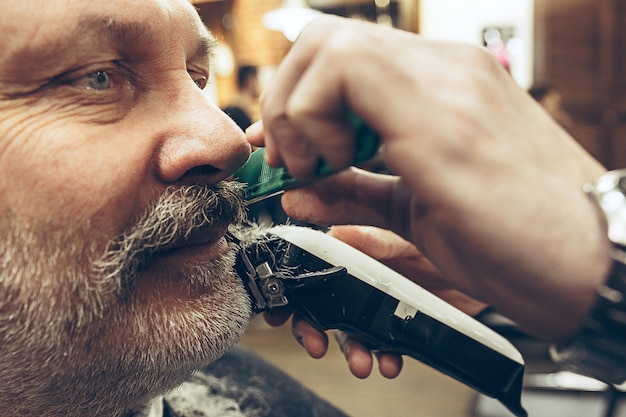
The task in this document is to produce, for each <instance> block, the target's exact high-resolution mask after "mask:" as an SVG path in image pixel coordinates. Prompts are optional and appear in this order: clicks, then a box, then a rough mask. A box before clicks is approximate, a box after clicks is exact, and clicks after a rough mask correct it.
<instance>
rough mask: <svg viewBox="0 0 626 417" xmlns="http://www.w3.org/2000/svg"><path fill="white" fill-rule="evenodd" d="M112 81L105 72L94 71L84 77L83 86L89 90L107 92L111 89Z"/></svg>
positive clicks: (109, 74)
mask: <svg viewBox="0 0 626 417" xmlns="http://www.w3.org/2000/svg"><path fill="white" fill-rule="evenodd" d="M112 84H113V79H112V76H111V73H109V72H107V71H96V72H92V73H90V74H87V75H86V76H85V80H84V85H85V88H87V89H89V90H108V89H110V88H111V87H112Z"/></svg>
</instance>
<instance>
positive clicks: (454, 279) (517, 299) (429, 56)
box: [248, 17, 610, 342]
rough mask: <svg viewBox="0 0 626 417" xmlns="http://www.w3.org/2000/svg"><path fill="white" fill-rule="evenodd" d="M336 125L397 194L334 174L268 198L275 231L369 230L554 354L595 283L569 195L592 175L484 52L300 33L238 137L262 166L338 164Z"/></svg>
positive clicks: (590, 221) (385, 37) (601, 247)
mask: <svg viewBox="0 0 626 417" xmlns="http://www.w3.org/2000/svg"><path fill="white" fill-rule="evenodd" d="M347 109H350V110H351V111H353V112H354V113H356V114H357V115H358V116H360V117H361V118H362V119H363V120H364V121H365V122H366V123H367V124H368V125H369V126H370V127H371V128H373V129H374V130H375V131H377V132H378V133H379V134H380V135H381V137H382V139H383V142H384V145H385V158H386V162H387V164H388V166H389V167H390V169H391V170H392V172H394V173H396V174H397V175H398V176H399V178H395V177H394V178H379V177H374V178H373V177H371V176H369V175H366V174H364V173H362V172H358V171H350V172H348V173H346V174H345V175H343V176H341V177H336V178H332V179H330V180H328V181H325V182H324V184H323V185H321V184H320V183H318V184H316V185H314V186H312V187H309V188H307V189H298V190H294V191H291V192H289V193H286V194H285V195H284V196H283V205H284V208H285V210H286V211H287V213H288V214H289V215H291V216H292V217H295V218H300V219H302V220H306V221H310V222H315V223H325V224H339V223H344V224H369V225H374V226H378V227H382V228H385V229H389V230H392V231H394V232H396V233H398V234H399V235H401V236H402V237H403V238H405V239H406V240H408V241H410V242H412V243H414V244H415V245H416V246H417V247H418V248H419V249H420V251H421V252H422V253H424V254H425V255H426V256H427V257H428V259H429V260H430V261H432V262H433V263H434V264H435V265H436V266H437V268H438V269H439V270H440V271H441V272H442V273H443V275H444V276H445V277H446V279H448V280H449V281H450V282H451V283H453V284H454V286H455V287H456V288H458V289H460V290H462V291H463V292H465V293H467V294H470V295H472V296H474V297H476V298H479V299H482V300H485V301H487V302H489V303H490V304H492V305H493V306H494V308H496V309H497V310H498V311H500V312H502V313H503V314H506V315H507V316H509V317H510V318H511V319H513V320H515V321H516V322H517V323H519V324H520V325H521V326H523V327H524V328H525V329H526V330H528V331H531V332H533V333H535V334H537V335H539V336H543V337H546V338H549V339H552V340H554V341H557V342H558V341H564V340H565V339H567V338H568V337H570V336H571V335H572V334H573V333H574V332H575V331H576V330H577V328H578V326H579V323H580V320H581V318H582V317H583V316H584V315H585V314H586V313H587V311H588V309H589V308H590V307H591V305H592V303H593V300H594V296H595V291H594V289H595V287H596V286H597V285H598V284H600V283H601V282H602V281H603V280H604V279H605V277H606V275H607V273H608V270H609V266H610V259H609V257H608V256H607V253H608V249H609V243H608V240H607V238H606V231H605V230H604V227H605V226H604V225H603V224H602V222H601V221H600V220H599V219H600V217H599V215H598V212H597V210H596V207H595V206H594V205H593V204H592V203H591V202H590V201H589V199H588V198H587V196H586V195H585V194H584V193H583V192H582V191H581V187H582V186H583V184H584V183H586V182H589V181H593V180H595V179H596V178H597V177H598V176H600V175H601V174H603V173H604V172H605V169H604V168H603V167H602V166H601V165H600V164H598V163H597V161H595V160H594V159H593V158H592V157H591V156H589V154H587V153H586V152H585V151H584V150H582V148H581V147H580V146H579V145H578V144H577V143H576V142H575V141H574V140H573V139H572V138H571V137H570V136H569V135H568V134H567V133H566V132H565V131H564V130H563V129H562V128H561V127H560V126H558V125H557V124H556V123H555V122H554V121H553V120H552V119H551V118H550V117H549V116H548V115H547V114H546V113H545V111H544V110H543V109H542V108H541V107H540V106H539V105H538V104H537V103H536V102H535V101H534V100H533V99H532V98H531V97H530V96H529V95H528V94H527V93H526V92H524V91H523V90H521V89H520V88H519V87H518V86H517V85H516V84H515V82H514V80H513V79H512V78H511V76H510V75H509V74H508V73H507V72H506V71H505V70H503V69H502V68H501V65H500V64H499V63H498V61H497V60H496V59H495V58H494V57H493V56H492V55H491V54H490V53H489V52H488V51H487V50H485V49H484V48H479V47H475V46H471V45H465V44H457V43H446V42H433V41H428V40H425V39H423V38H421V37H419V36H416V35H413V34H410V33H406V32H401V31H398V30H393V29H390V28H384V27H381V26H378V25H374V24H368V23H365V22H359V21H354V20H349V19H341V18H339V17H323V18H319V19H316V20H315V21H313V22H312V23H311V24H310V25H309V26H307V27H306V28H305V30H304V31H303V32H302V33H301V35H300V37H299V39H298V40H297V41H296V42H295V44H294V45H293V47H292V49H291V50H290V52H289V54H288V55H287V57H286V58H285V60H284V62H283V63H282V64H281V65H280V66H279V68H278V70H277V72H276V74H275V76H274V78H273V80H272V82H271V83H270V84H269V85H268V86H267V88H266V89H265V91H264V94H263V97H262V108H261V115H262V120H263V125H260V124H259V125H256V126H254V127H253V128H251V129H250V130H249V132H248V133H249V135H248V138H249V140H250V141H251V143H252V144H254V145H263V144H265V146H266V149H267V153H266V155H267V158H268V161H269V162H270V163H271V164H274V165H285V166H287V168H288V169H289V170H290V171H291V173H292V174H293V175H295V176H307V175H310V173H311V172H312V170H313V168H314V166H315V164H316V163H317V161H318V159H319V158H320V157H323V158H324V159H326V161H327V162H329V163H330V164H331V165H332V166H334V167H336V168H338V167H343V166H346V165H348V164H349V162H350V161H351V159H352V154H353V138H352V132H351V130H350V128H349V124H348V123H347V122H346V120H347V117H346V115H347Z"/></svg>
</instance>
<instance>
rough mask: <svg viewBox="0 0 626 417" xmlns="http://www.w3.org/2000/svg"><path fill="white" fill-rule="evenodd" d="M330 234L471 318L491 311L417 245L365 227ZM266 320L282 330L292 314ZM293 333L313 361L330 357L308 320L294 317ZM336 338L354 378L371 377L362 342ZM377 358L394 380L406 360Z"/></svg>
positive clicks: (338, 228)
mask: <svg viewBox="0 0 626 417" xmlns="http://www.w3.org/2000/svg"><path fill="white" fill-rule="evenodd" d="M329 234H330V235H331V236H333V237H335V238H337V239H339V240H342V241H344V242H345V243H347V244H349V245H351V246H353V247H355V248H356V249H358V250H360V251H362V252H363V253H365V254H367V255H369V256H371V257H372V258H375V259H378V260H379V261H381V262H382V263H384V264H386V265H387V266H389V267H390V268H392V269H395V270H396V271H397V272H399V273H400V274H402V275H404V276H405V277H407V278H409V279H411V280H412V281H413V282H415V283H417V284H419V285H421V286H422V287H424V288H425V289H427V290H429V291H431V292H433V293H434V294H435V295H437V296H439V297H440V298H442V299H443V300H445V301H447V302H449V303H451V304H452V305H454V306H455V307H457V308H459V309H460V310H462V311H464V312H465V313H467V314H469V315H472V316H474V315H477V314H478V313H480V312H481V311H482V310H483V309H484V308H485V307H487V305H486V304H484V303H482V302H479V301H477V300H474V299H472V298H470V297H468V296H466V295H465V294H462V293H460V292H458V291H456V290H454V289H453V288H452V287H451V286H450V285H449V284H448V283H447V282H446V281H445V280H444V279H443V278H442V277H441V275H440V274H439V271H437V269H436V268H435V267H434V266H433V265H432V264H431V263H430V262H429V261H428V260H427V259H426V258H425V257H424V256H422V254H420V252H419V251H418V250H417V248H416V247H415V246H414V245H413V244H411V243H410V242H407V241H406V240H404V239H402V238H400V237H399V236H397V235H395V234H394V233H392V232H390V231H387V230H383V229H377V228H373V227H365V226H334V227H333V228H331V229H330V231H329ZM265 318H266V321H267V322H268V323H269V324H271V325H273V326H279V325H282V324H283V323H284V322H285V321H287V319H288V318H289V314H288V313H287V312H286V311H282V312H280V311H278V313H274V314H273V315H271V316H266V317H265ZM292 332H293V334H294V337H295V338H296V339H297V340H298V342H299V343H300V344H301V345H302V346H303V347H304V348H305V349H306V351H307V352H308V353H309V355H311V356H312V357H314V358H321V357H322V356H324V355H325V354H326V351H327V349H328V337H327V335H326V334H325V333H322V332H319V331H318V330H316V329H315V328H313V327H312V326H311V325H310V324H309V323H308V322H306V321H305V320H303V319H301V318H299V317H294V318H293V321H292ZM334 336H335V339H336V341H337V342H338V343H339V346H340V348H341V350H342V352H343V353H344V355H345V356H346V360H347V361H348V367H349V369H350V371H351V372H352V374H354V375H355V376H357V377H359V378H366V377H367V376H369V375H370V373H371V372H372V369H373V366H374V360H373V355H372V353H371V352H370V351H369V350H368V349H367V348H366V347H364V346H363V345H362V344H360V343H359V342H358V341H356V340H354V339H351V338H350V335H349V334H346V333H344V332H334ZM375 355H376V357H377V360H378V369H379V372H380V374H381V375H383V376H384V377H387V378H394V377H396V376H397V375H398V374H399V373H400V371H401V369H402V357H400V356H398V355H395V354H390V353H385V352H376V354H375Z"/></svg>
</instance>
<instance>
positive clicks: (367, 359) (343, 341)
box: [334, 331, 374, 379]
mask: <svg viewBox="0 0 626 417" xmlns="http://www.w3.org/2000/svg"><path fill="white" fill-rule="evenodd" d="M334 335H335V340H337V343H338V344H339V348H340V349H341V351H342V352H343V354H344V356H345V358H346V361H348V368H349V369H350V372H352V375H354V376H356V377H357V378H361V379H364V378H367V377H368V376H370V374H371V373H372V369H373V367H374V359H373V358H372V353H371V352H370V351H369V349H366V348H365V347H364V346H363V345H362V344H360V343H359V342H357V341H356V340H354V339H351V338H350V336H349V335H348V334H346V333H344V332H339V331H337V332H334Z"/></svg>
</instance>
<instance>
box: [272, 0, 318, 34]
mask: <svg viewBox="0 0 626 417" xmlns="http://www.w3.org/2000/svg"><path fill="white" fill-rule="evenodd" d="M321 15H322V12H320V11H319V10H314V9H312V8H310V7H309V5H308V4H306V2H305V1H304V0H283V4H282V6H281V7H280V8H278V9H274V10H271V11H269V12H267V13H265V14H264V15H263V26H265V27H266V28H268V29H271V30H276V31H278V32H282V33H283V35H285V37H286V38H287V39H289V40H290V41H292V42H293V41H295V40H296V38H297V37H298V35H299V34H300V32H301V31H302V29H304V27H305V26H306V25H307V23H309V22H310V21H312V20H313V19H315V18H316V17H318V16H321Z"/></svg>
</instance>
